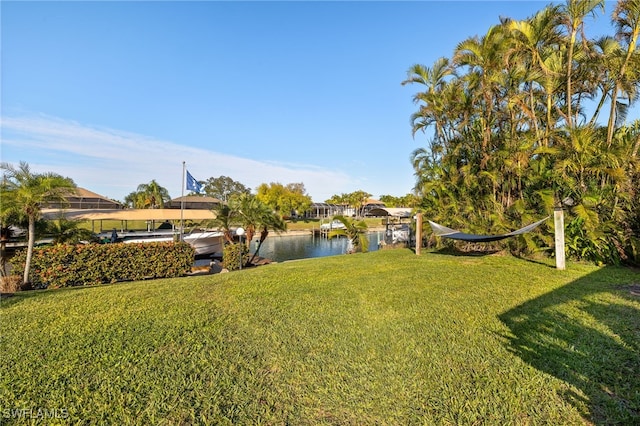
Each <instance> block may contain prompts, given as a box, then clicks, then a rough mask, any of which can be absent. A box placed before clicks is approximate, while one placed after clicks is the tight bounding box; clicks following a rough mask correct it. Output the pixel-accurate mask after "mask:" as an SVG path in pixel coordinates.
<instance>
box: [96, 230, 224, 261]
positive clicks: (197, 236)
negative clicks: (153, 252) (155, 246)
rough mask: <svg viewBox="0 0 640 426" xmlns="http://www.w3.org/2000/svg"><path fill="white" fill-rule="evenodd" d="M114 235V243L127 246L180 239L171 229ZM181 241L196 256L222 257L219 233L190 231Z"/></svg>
mask: <svg viewBox="0 0 640 426" xmlns="http://www.w3.org/2000/svg"><path fill="white" fill-rule="evenodd" d="M116 234H117V239H116V241H118V242H123V243H127V244H131V243H152V242H153V243H161V242H172V241H178V240H179V239H180V234H179V233H178V232H177V231H174V230H171V229H166V230H164V229H160V230H156V231H138V232H136V231H126V232H116ZM101 237H104V238H107V239H109V238H111V233H110V232H109V233H105V234H102V235H101ZM182 239H183V241H184V242H186V243H188V244H190V245H191V246H192V247H193V248H194V250H195V255H196V256H204V255H209V256H211V255H216V256H222V248H223V246H224V234H223V233H222V232H220V231H192V232H190V233H188V234H183V235H182Z"/></svg>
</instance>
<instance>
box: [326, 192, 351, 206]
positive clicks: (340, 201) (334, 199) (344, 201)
mask: <svg viewBox="0 0 640 426" xmlns="http://www.w3.org/2000/svg"><path fill="white" fill-rule="evenodd" d="M348 197H349V195H348V194H344V193H343V194H339V195H338V194H334V195H332V196H331V198H329V199H328V200H325V203H327V204H335V205H345V206H346V205H349V199H348Z"/></svg>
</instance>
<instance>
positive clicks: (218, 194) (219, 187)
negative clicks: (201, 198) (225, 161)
mask: <svg viewBox="0 0 640 426" xmlns="http://www.w3.org/2000/svg"><path fill="white" fill-rule="evenodd" d="M204 193H205V194H206V195H207V196H209V197H214V198H217V199H219V200H222V201H224V202H227V201H229V198H231V196H233V195H240V194H250V193H251V189H249V188H247V187H246V186H244V185H243V184H242V183H240V182H237V181H235V180H233V179H231V178H230V177H227V176H220V177H217V178H214V177H210V178H209V179H207V180H206V182H204Z"/></svg>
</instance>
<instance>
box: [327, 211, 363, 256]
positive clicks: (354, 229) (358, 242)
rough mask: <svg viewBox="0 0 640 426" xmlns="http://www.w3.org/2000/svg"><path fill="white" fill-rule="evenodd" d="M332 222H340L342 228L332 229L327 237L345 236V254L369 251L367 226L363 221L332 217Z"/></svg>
mask: <svg viewBox="0 0 640 426" xmlns="http://www.w3.org/2000/svg"><path fill="white" fill-rule="evenodd" d="M333 220H338V221H340V222H342V224H343V225H344V228H338V229H333V230H332V231H331V232H329V234H328V235H327V236H328V237H329V238H333V237H337V236H345V237H347V238H348V239H349V244H348V248H347V253H354V252H356V251H362V252H363V253H366V252H367V251H369V239H368V238H367V230H368V226H367V223H366V222H365V221H364V220H360V221H356V220H352V219H349V218H347V217H344V216H334V217H333Z"/></svg>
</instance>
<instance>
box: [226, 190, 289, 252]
mask: <svg viewBox="0 0 640 426" xmlns="http://www.w3.org/2000/svg"><path fill="white" fill-rule="evenodd" d="M229 208H230V209H231V210H232V211H234V212H235V220H236V221H237V222H238V223H239V224H240V225H241V226H242V227H243V228H244V230H245V232H246V236H247V238H246V245H247V248H249V247H250V244H251V241H252V240H253V237H254V236H255V235H256V233H257V232H258V231H259V232H260V242H259V243H258V247H257V249H256V252H255V253H254V255H253V257H252V258H251V260H250V262H251V261H253V259H254V258H255V257H256V256H257V255H258V252H259V250H260V247H261V246H262V243H263V242H264V240H265V239H266V238H267V236H268V235H269V229H273V230H275V231H284V230H286V224H285V223H284V220H283V219H282V217H281V216H280V215H279V214H277V213H275V212H274V211H273V210H272V209H271V208H270V207H269V206H267V205H266V204H264V203H263V202H262V201H260V200H259V199H258V198H257V197H256V196H254V195H252V194H246V193H245V194H241V195H240V196H239V197H234V198H232V199H231V200H230V201H229Z"/></svg>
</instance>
